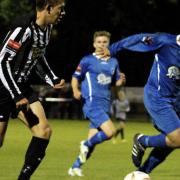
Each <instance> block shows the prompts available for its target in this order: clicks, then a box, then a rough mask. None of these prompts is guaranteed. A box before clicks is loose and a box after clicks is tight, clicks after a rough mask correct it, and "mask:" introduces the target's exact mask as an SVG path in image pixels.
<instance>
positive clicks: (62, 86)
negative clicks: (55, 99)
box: [54, 79, 65, 89]
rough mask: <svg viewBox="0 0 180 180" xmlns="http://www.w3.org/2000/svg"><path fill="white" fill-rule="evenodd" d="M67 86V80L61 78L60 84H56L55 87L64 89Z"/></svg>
mask: <svg viewBox="0 0 180 180" xmlns="http://www.w3.org/2000/svg"><path fill="white" fill-rule="evenodd" d="M64 86H65V80H64V79H61V81H60V82H59V83H58V84H55V85H54V89H62V88H64Z"/></svg>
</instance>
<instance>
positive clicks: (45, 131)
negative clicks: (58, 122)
mask: <svg viewBox="0 0 180 180" xmlns="http://www.w3.org/2000/svg"><path fill="white" fill-rule="evenodd" d="M36 133H37V134H36V135H38V136H39V137H42V138H49V137H50V136H51V134H52V129H51V127H50V125H49V124H40V125H39V127H38V132H36Z"/></svg>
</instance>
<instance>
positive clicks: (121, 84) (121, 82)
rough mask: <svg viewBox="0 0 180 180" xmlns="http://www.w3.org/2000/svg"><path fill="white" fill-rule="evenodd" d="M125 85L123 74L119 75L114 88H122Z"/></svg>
mask: <svg viewBox="0 0 180 180" xmlns="http://www.w3.org/2000/svg"><path fill="white" fill-rule="evenodd" d="M125 83H126V76H125V74H124V73H121V74H120V79H119V80H118V81H116V86H123V85H125Z"/></svg>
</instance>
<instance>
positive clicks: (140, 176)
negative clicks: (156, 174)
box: [124, 171, 151, 180]
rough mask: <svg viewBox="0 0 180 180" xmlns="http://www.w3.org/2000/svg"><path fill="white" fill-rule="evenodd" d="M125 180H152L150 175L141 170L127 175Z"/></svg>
mask: <svg viewBox="0 0 180 180" xmlns="http://www.w3.org/2000/svg"><path fill="white" fill-rule="evenodd" d="M124 180H151V178H150V176H149V175H148V174H146V173H144V172H141V171H133V172H131V173H129V174H127V175H126V177H125V178H124Z"/></svg>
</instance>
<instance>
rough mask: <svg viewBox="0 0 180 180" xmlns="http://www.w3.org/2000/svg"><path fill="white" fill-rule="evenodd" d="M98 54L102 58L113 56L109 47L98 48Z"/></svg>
mask: <svg viewBox="0 0 180 180" xmlns="http://www.w3.org/2000/svg"><path fill="white" fill-rule="evenodd" d="M96 55H97V56H99V57H100V58H107V57H110V56H111V54H110V51H109V49H108V48H98V50H96Z"/></svg>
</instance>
